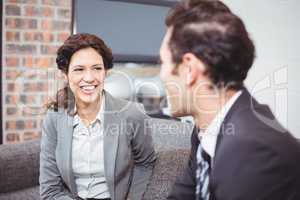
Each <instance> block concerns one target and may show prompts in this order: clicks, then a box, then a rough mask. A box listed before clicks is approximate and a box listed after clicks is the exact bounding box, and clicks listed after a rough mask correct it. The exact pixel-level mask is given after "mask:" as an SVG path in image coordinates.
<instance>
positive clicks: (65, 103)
mask: <svg viewBox="0 0 300 200" xmlns="http://www.w3.org/2000/svg"><path fill="white" fill-rule="evenodd" d="M89 47H91V48H93V49H95V50H96V51H97V52H98V53H99V55H101V56H102V59H103V64H104V68H105V69H106V70H108V69H111V68H112V67H113V56H112V52H111V49H110V48H108V47H107V46H106V44H105V43H104V41H103V40H102V39H100V38H99V37H97V36H95V35H92V34H88V33H79V34H75V35H71V36H69V37H68V39H67V40H66V41H65V42H64V43H63V45H62V46H61V47H60V48H59V49H58V50H57V57H56V63H57V67H58V69H60V70H61V71H62V72H63V73H65V74H68V71H69V64H70V60H71V58H72V55H73V54H74V53H75V52H77V51H78V50H80V49H85V48H89ZM74 104H75V98H74V95H73V93H72V91H71V89H70V87H69V85H67V86H65V87H64V88H62V89H60V90H59V91H58V92H57V94H56V99H55V101H52V102H50V103H48V104H47V108H48V109H49V108H50V109H53V110H55V111H58V109H59V108H63V109H67V111H68V112H69V113H70V114H75V113H72V111H73V110H72V109H73V107H74Z"/></svg>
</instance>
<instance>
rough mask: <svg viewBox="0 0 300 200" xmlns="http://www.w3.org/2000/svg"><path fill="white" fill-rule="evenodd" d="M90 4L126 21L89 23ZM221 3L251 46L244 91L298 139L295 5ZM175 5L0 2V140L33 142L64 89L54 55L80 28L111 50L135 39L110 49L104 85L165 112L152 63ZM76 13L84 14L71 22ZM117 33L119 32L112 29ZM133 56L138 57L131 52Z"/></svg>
mask: <svg viewBox="0 0 300 200" xmlns="http://www.w3.org/2000/svg"><path fill="white" fill-rule="evenodd" d="M93 2H94V3H96V5H98V6H100V7H99V10H101V5H104V4H105V5H107V6H108V8H111V10H107V13H108V14H110V15H111V16H116V19H122V18H124V19H125V20H127V23H121V24H119V25H117V24H114V22H113V21H112V18H109V17H107V18H105V15H104V16H102V18H88V16H90V15H89V14H91V13H92V14H93V12H91V10H90V9H91V7H90V8H89V6H92V4H91V3H93ZM153 2H155V3H153ZM224 2H225V3H226V4H227V5H228V6H229V7H230V8H231V9H232V10H233V11H234V12H236V13H237V14H238V15H239V16H241V18H242V19H243V20H244V22H245V24H246V27H247V29H248V30H249V32H250V34H251V37H252V39H253V40H254V42H255V45H256V48H257V58H256V61H255V63H254V65H253V67H252V69H251V70H250V72H249V76H248V78H247V80H246V86H247V87H248V89H249V90H250V92H251V93H252V94H254V96H255V97H256V98H257V99H258V100H259V101H260V102H263V103H266V104H269V105H270V107H271V109H272V110H273V112H274V113H275V115H276V116H277V117H278V119H279V120H280V122H281V123H282V124H283V125H284V126H285V127H287V128H288V129H289V130H290V131H291V132H292V133H293V134H294V135H295V136H296V137H297V138H300V131H299V130H300V123H299V122H298V119H299V117H298V115H299V111H300V109H299V108H300V87H299V83H300V81H299V74H300V68H299V64H300V57H299V56H298V48H299V47H300V40H299V38H298V37H299V35H300V27H299V25H298V24H299V22H298V19H299V18H300V13H299V12H298V11H299V9H300V2H299V1H297V0H252V1H247V0H224ZM109 3H111V5H108V4H109ZM174 3H176V1H175V0H174V1H171V0H157V1H147V0H144V1H143V0H140V1H138V0H128V1H125V0H119V1H105V0H88V1H87V0H73V1H72V0H2V1H1V11H2V14H1V37H2V42H1V93H0V94H1V105H0V108H1V109H0V111H1V120H0V122H1V125H2V129H1V134H0V142H1V143H3V144H9V143H18V142H23V141H27V140H32V139H36V138H39V137H40V135H41V123H42V120H43V117H44V114H45V111H46V110H45V106H44V104H45V103H46V102H47V101H48V100H49V99H51V98H53V96H54V94H55V92H56V91H57V89H59V88H60V87H62V86H63V85H64V82H63V79H62V75H61V73H60V72H58V71H57V69H56V64H55V57H56V50H57V48H58V47H59V46H60V45H61V44H62V43H63V41H64V40H65V39H66V38H67V37H68V36H69V35H70V34H72V33H76V32H83V31H84V32H87V31H88V30H87V31H85V30H86V29H87V27H90V28H93V29H89V30H90V31H96V30H101V28H103V27H105V30H107V31H108V32H106V33H103V34H107V35H108V36H109V35H110V34H111V35H112V36H113V38H112V41H109V43H108V45H112V46H113V45H114V44H113V43H114V41H118V42H116V43H117V44H120V42H121V41H127V39H125V38H126V36H130V35H131V34H132V35H133V36H132V37H133V38H134V41H130V40H128V44H123V43H122V45H124V46H120V47H115V49H114V48H113V47H112V50H113V51H115V52H116V58H117V61H116V63H115V68H114V70H113V71H112V72H110V73H109V76H108V78H107V85H106V88H107V90H108V91H110V92H111V93H112V94H113V95H115V96H119V97H121V98H126V99H131V100H135V101H140V102H141V103H144V105H145V108H146V111H147V112H148V113H149V114H151V115H155V114H167V113H165V109H166V106H167V105H166V102H165V98H164V97H165V92H164V90H163V87H162V85H161V82H160V81H159V78H158V74H159V65H158V64H157V60H156V59H157V56H158V51H159V46H160V42H161V39H162V37H163V33H164V30H165V27H164V26H163V25H164V21H163V20H164V18H163V17H164V15H165V14H166V12H167V10H168V6H172V4H174ZM76 6H77V7H76ZM109 6H111V7H109ZM85 7H87V8H85ZM92 7H93V6H92ZM84 8H85V9H84ZM112 8H119V9H120V10H118V11H116V10H114V9H112ZM94 9H95V10H97V9H98V8H96V7H94ZM102 9H103V8H102ZM131 9H133V10H132V11H136V13H134V15H132V12H129V11H131ZM141 9H145V12H142V11H143V10H141ZM151 9H152V10H153V11H152V10H151ZM147 10H148V12H146V11H147ZM155 12H158V13H157V15H156V14H155ZM139 13H140V15H139ZM79 14H81V15H82V16H83V17H82V18H81V17H78V15H79ZM94 14H95V13H94ZM96 14H97V13H96ZM98 14H101V12H99V13H98ZM76 16H77V18H76ZM84 16H86V17H87V18H84ZM126 16H127V17H126ZM117 17H119V18H117ZM80 20H82V21H80ZM84 20H85V21H84ZM158 20H160V21H158ZM80 22H83V24H80ZM87 22H89V24H87ZM119 22H120V21H119ZM155 22H156V23H157V24H158V25H157V26H158V28H157V30H156V29H153V28H152V29H151V28H149V27H151V26H154V27H155V25H156V23H155ZM153 23H154V24H153ZM87 25H88V26H87ZM122 25H123V26H124V27H122ZM85 26H87V27H85ZM120 26H121V27H120ZM141 26H144V27H146V28H147V27H148V28H149V29H148V30H145V28H144V27H141ZM120 28H123V30H124V32H120V31H117V30H118V29H120ZM143 31H146V33H148V34H149V36H148V35H147V36H146V35H145V34H146V33H145V34H143ZM116 33H118V34H116ZM130 33H131V34H130ZM126 34H127V35H126ZM152 37H153V38H152ZM152 39H153V40H152ZM126 45H127V46H126ZM128 45H132V49H133V50H134V52H130V50H131V49H130V48H129V46H128ZM139 45H144V46H139ZM123 47H124V49H122V48H123ZM139 51H141V52H142V54H141V55H137V52H139Z"/></svg>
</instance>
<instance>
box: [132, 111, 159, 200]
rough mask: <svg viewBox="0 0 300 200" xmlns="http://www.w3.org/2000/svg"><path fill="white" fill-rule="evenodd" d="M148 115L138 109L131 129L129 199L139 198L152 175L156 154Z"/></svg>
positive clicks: (135, 199)
mask: <svg viewBox="0 0 300 200" xmlns="http://www.w3.org/2000/svg"><path fill="white" fill-rule="evenodd" d="M149 122H150V117H149V116H147V115H146V114H144V113H143V112H141V111H140V109H138V111H137V112H136V114H135V117H134V121H133V122H132V123H133V124H134V126H133V127H134V128H133V130H132V138H131V148H132V153H133V158H134V168H133V178H132V183H131V187H130V192H129V199H130V200H141V199H142V197H143V195H144V193H145V191H146V189H147V185H148V183H149V180H150V178H151V175H152V171H153V167H154V163H155V160H156V154H155V151H154V147H153V142H152V134H151V132H152V128H151V125H150V124H149Z"/></svg>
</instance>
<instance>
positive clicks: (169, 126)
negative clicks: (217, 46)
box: [0, 119, 191, 200]
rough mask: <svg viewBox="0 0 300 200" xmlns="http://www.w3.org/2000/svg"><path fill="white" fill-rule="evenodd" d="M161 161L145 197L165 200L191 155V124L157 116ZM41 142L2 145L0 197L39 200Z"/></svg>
mask: <svg viewBox="0 0 300 200" xmlns="http://www.w3.org/2000/svg"><path fill="white" fill-rule="evenodd" d="M152 125H153V129H154V130H155V131H153V139H154V145H155V149H156V151H157V153H158V160H157V162H156V164H155V168H154V173H153V176H152V178H151V181H150V184H149V187H148V190H147V191H146V193H145V197H144V200H161V199H165V198H166V196H167V194H168V192H169V191H170V188H171V186H172V184H173V182H174V181H175V179H176V177H177V175H179V173H180V172H181V171H182V170H183V168H184V165H185V163H186V160H187V158H188V154H189V147H190V144H189V141H190V139H189V138H190V133H191V125H187V124H183V123H180V122H175V121H170V120H161V119H153V121H152ZM39 152H40V141H39V140H34V141H27V142H23V143H19V144H9V145H0V200H37V199H40V197H39V186H38V177H39Z"/></svg>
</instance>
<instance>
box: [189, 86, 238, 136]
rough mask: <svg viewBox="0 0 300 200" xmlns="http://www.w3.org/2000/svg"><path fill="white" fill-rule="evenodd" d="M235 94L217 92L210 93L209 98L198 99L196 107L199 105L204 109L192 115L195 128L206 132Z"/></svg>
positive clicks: (230, 91)
mask: <svg viewBox="0 0 300 200" xmlns="http://www.w3.org/2000/svg"><path fill="white" fill-rule="evenodd" d="M236 92H237V91H236V90H227V91H225V90H219V91H218V94H216V93H215V92H214V93H213V92H211V98H209V97H208V98H206V99H204V100H203V99H199V101H198V102H197V105H201V107H202V108H205V109H196V112H195V113H193V117H194V119H195V123H196V126H197V127H198V128H200V129H202V130H206V128H207V127H208V126H209V125H210V124H211V122H212V121H213V120H214V118H215V117H216V115H217V114H218V113H219V112H220V111H221V110H222V109H223V108H224V106H225V105H226V103H227V102H228V101H229V100H230V99H231V97H232V96H234V95H235V94H236Z"/></svg>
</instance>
